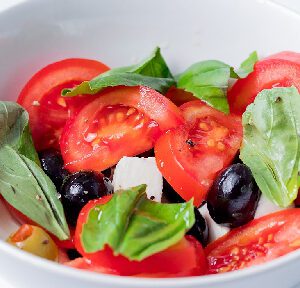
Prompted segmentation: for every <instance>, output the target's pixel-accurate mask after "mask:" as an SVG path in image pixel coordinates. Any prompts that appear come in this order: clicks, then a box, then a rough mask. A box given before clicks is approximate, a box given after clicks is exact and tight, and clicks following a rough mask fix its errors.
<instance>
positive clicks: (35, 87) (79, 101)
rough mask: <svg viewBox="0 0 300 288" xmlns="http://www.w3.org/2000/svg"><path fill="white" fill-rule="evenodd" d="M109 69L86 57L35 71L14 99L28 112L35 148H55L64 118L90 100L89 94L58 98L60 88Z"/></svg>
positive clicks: (67, 86)
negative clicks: (16, 98)
mask: <svg viewBox="0 0 300 288" xmlns="http://www.w3.org/2000/svg"><path fill="white" fill-rule="evenodd" d="M108 69H109V68H108V67H107V66H106V65H104V64H102V63H101V62H98V61H95V60H88V59H77V58H74V59H65V60H62V61H59V62H55V63H53V64H50V65H48V66H46V67H45V68H43V69H42V70H40V71H39V72H37V73H36V74H35V75H34V76H33V77H32V78H31V79H30V80H29V81H28V82H27V84H26V85H25V87H24V88H23V89H22V91H21V93H20V95H19V98H18V100H17V102H18V103H19V104H20V105H22V106H23V107H24V108H25V109H26V110H27V111H28V113H29V117H30V128H31V132H32V137H33V141H34V144H35V146H36V148H37V149H38V150H43V149H47V148H49V147H56V148H57V147H59V143H58V140H59V137H60V135H61V132H62V129H63V127H64V125H65V123H66V121H67V120H68V119H69V118H70V117H71V116H72V115H73V114H76V112H77V111H79V110H80V109H81V108H82V107H83V106H84V105H85V104H87V103H89V102H90V101H91V100H92V97H90V96H79V97H73V98H63V97H61V91H62V89H63V88H72V87H74V86H75V85H78V84H80V83H81V82H82V81H85V80H90V79H92V78H94V77H96V76H97V75H99V74H101V73H103V72H105V71H107V70H108Z"/></svg>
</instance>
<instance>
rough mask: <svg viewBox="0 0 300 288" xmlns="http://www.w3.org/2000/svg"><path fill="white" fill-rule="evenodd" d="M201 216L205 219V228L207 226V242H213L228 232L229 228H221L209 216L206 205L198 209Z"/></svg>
mask: <svg viewBox="0 0 300 288" xmlns="http://www.w3.org/2000/svg"><path fill="white" fill-rule="evenodd" d="M199 211H200V213H201V215H202V216H203V217H204V218H205V220H206V223H207V226H208V233H209V237H208V242H209V243H210V242H212V241H215V240H216V239H218V238H220V237H222V236H223V235H225V234H226V233H228V232H229V231H230V228H228V227H225V226H222V225H220V224H218V223H216V222H215V221H214V220H213V219H212V218H211V217H210V215H209V211H208V209H207V204H205V205H203V206H201V207H200V208H199Z"/></svg>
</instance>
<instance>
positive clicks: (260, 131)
mask: <svg viewBox="0 0 300 288" xmlns="http://www.w3.org/2000/svg"><path fill="white" fill-rule="evenodd" d="M299 111H300V95H299V92H298V90H297V89H296V88H295V87H290V88H273V89H269V90H263V91H262V92H260V93H259V94H258V95H257V97H256V98H255V101H254V103H253V104H251V105H249V106H248V108H247V110H246V112H245V113H244V114H243V127H244V139H243V144H242V147H241V153H240V158H241V159H242V161H243V162H244V163H245V164H246V165H247V166H249V167H250V169H251V171H252V173H253V176H254V178H255V180H256V182H257V184H258V186H259V188H260V190H261V191H262V193H264V194H265V195H266V196H267V197H268V198H269V199H271V200H272V201H273V202H274V203H276V204H277V205H279V206H281V207H287V206H289V205H290V204H291V203H292V202H293V201H294V200H295V198H296V197H297V194H298V189H299V183H298V182H299V175H298V174H299V171H300V169H299V168H300V167H299V166H300V142H299V141H300V113H299Z"/></svg>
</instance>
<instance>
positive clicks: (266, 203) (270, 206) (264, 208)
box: [254, 194, 295, 219]
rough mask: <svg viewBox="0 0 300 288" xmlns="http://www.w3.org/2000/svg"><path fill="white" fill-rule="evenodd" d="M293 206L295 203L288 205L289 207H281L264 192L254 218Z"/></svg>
mask: <svg viewBox="0 0 300 288" xmlns="http://www.w3.org/2000/svg"><path fill="white" fill-rule="evenodd" d="M293 207H295V205H294V204H292V205H290V206H288V207H287V208H283V207H279V206H277V205H276V204H275V203H273V202H272V201H271V200H269V198H267V197H266V196H265V195H264V194H261V196H260V199H259V201H258V205H257V209H256V212H255V216H254V218H255V219H256V218H259V217H262V216H265V215H267V214H271V213H273V212H276V211H281V210H285V209H288V208H293Z"/></svg>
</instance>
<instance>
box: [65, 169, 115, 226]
mask: <svg viewBox="0 0 300 288" xmlns="http://www.w3.org/2000/svg"><path fill="white" fill-rule="evenodd" d="M110 185H111V184H110V181H109V180H108V179H105V180H104V177H103V176H102V175H101V174H99V173H96V172H92V171H81V172H76V173H74V174H71V175H70V176H68V177H67V178H66V179H65V180H64V182H63V185H62V187H61V190H60V193H61V200H62V204H63V206H64V210H65V215H66V218H67V221H68V223H69V224H70V225H71V226H75V225H76V221H77V218H78V215H79V212H80V210H81V209H82V207H83V206H84V205H85V204H86V203H87V202H88V201H90V200H93V199H96V198H101V197H103V196H106V195H109V194H111V193H112V189H111V187H110Z"/></svg>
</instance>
